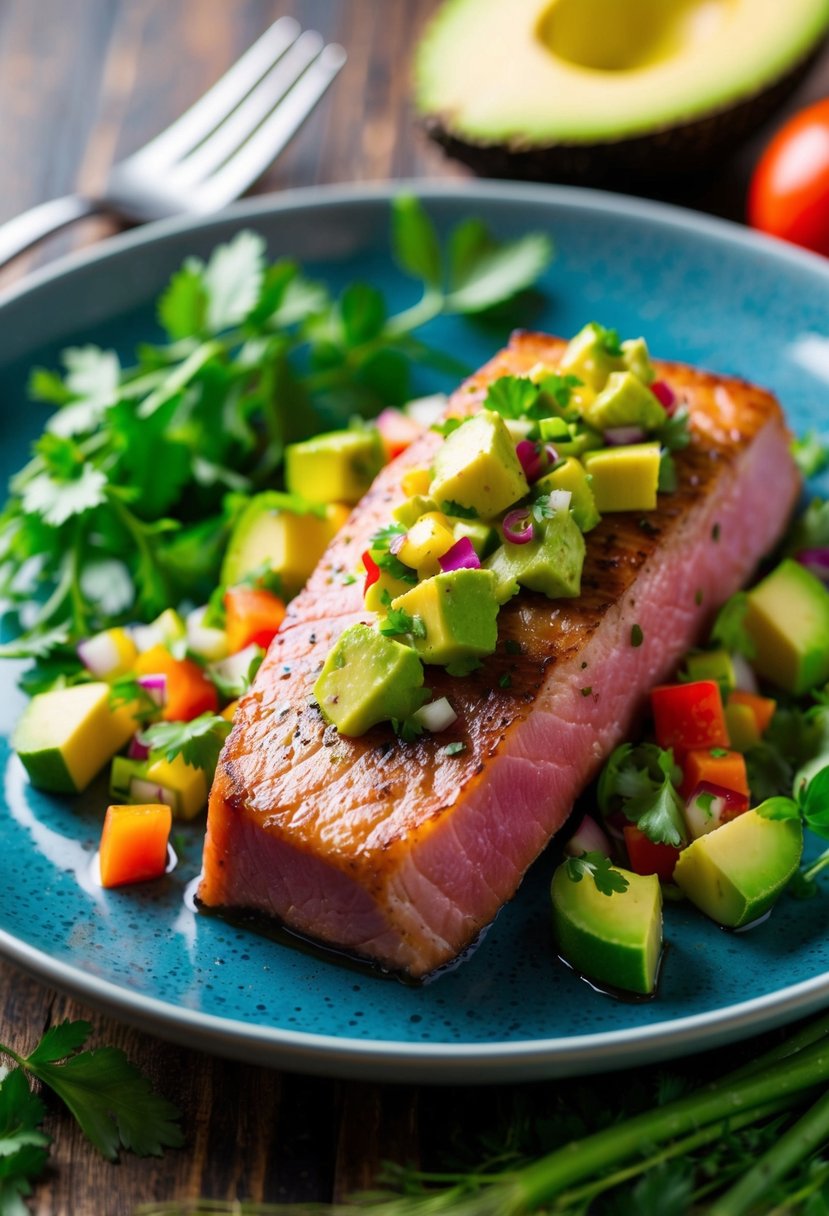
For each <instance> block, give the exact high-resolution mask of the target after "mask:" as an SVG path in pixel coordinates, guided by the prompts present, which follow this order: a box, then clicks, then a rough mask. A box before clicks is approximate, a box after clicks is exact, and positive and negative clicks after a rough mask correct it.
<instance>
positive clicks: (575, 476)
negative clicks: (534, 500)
mask: <svg viewBox="0 0 829 1216" xmlns="http://www.w3.org/2000/svg"><path fill="white" fill-rule="evenodd" d="M533 489H534V492H535V494H536V496H538V495H543V494H552V492H553V490H569V491H570V495H571V498H570V510H571V511H572V513H573V519H574V520H575V521H576V523H577V524H578V526H579V527H580V528H581V530H582V532H589V531H590V529H591V528H595V526H596V524H597V523H598V522H599V520H600V519H601V516H600V515H599V512H598V511H597V510H596V500H595V498H594V497H593V491H592V490H591V488H590V478H589V476H588V474H587V471H586V469H585V467H584V465H583V464H582V463H581V461H580V460H576V458H575V457H574V456H568V457H566V459H565V460H564V461H562V463H561V464H559V465H557V466H556V467H555V468H554V469H553V471H552V472H551V473H546V474H545V475H544V476H543V477H541V478H539V480H538V481H537V482H536V483H535V486H534V487H533Z"/></svg>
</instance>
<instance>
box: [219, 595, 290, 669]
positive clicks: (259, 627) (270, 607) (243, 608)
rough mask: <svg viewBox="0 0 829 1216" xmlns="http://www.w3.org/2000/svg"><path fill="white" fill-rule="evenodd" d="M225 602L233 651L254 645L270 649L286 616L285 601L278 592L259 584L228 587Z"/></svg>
mask: <svg viewBox="0 0 829 1216" xmlns="http://www.w3.org/2000/svg"><path fill="white" fill-rule="evenodd" d="M224 604H225V630H226V631H227V645H228V650H229V651H230V653H231V654H238V652H239V651H240V650H244V649H245V647H246V646H251V645H256V646H262V647H263V648H264V649H265V650H267V648H268V646H270V644H271V642H272V641H273V639H274V637H275V636H276V634H277V633H278V632H279V626H280V625H281V624H282V622H283V620H284V619H285V604H284V602H283V601H282V600H281V599H280V598H279V596H278V595H274V593H273V592H272V591H265V590H263V589H261V588H257V587H229V588H228V589H227V591H226V592H225V597H224Z"/></svg>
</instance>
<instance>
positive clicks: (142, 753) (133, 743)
mask: <svg viewBox="0 0 829 1216" xmlns="http://www.w3.org/2000/svg"><path fill="white" fill-rule="evenodd" d="M149 754H150V749H149V747H148V746H147V744H146V743H142V742H141V736H140V735H133V737H132V738H131V739H130V745H129V747H128V748H127V756H128V757H129V759H130V760H146V759H147V757H148V756H149Z"/></svg>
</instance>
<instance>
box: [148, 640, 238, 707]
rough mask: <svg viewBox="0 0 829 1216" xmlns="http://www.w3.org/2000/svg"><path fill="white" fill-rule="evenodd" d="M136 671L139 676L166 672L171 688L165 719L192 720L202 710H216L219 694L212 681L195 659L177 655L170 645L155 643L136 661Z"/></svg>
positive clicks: (167, 696) (168, 694) (168, 685)
mask: <svg viewBox="0 0 829 1216" xmlns="http://www.w3.org/2000/svg"><path fill="white" fill-rule="evenodd" d="M135 673H136V675H139V676H148V675H164V676H166V677H167V692H166V698H165V701H164V708H163V710H162V711H161V716H162V718H163V719H164V721H165V722H190V721H191V720H192V719H193V718H198V716H199V714H205V713H214V714H215V713H216V711H217V710H218V708H219V694H218V692H217V691H216V686H215V684H213V683H212V681H210V680H209V679H208V678H207V676H206V675H205V674H204V671H203V670H202V669H201V667H199V665H198V663H194V662H193V661H192V660H191V659H176V658H174V657H173V655H171V654H170V652H169V650H168V649H167V647H166V646H162V645H158V646H152V647H150V649H149V650H145V651H144V652H143V654H140V655H139V656H138V658H137V659H136V661H135Z"/></svg>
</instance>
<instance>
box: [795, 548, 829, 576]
mask: <svg viewBox="0 0 829 1216" xmlns="http://www.w3.org/2000/svg"><path fill="white" fill-rule="evenodd" d="M797 560H798V561H799V562H800V564H801V566H805V567H806V569H807V570H809V571H810V572H811V573H812V574H815V575H817V577H818V578H819V579H822V580H823V582H824V583H827V582H829V548H815V549H801V550H800V552H799V553H798V555H797Z"/></svg>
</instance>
